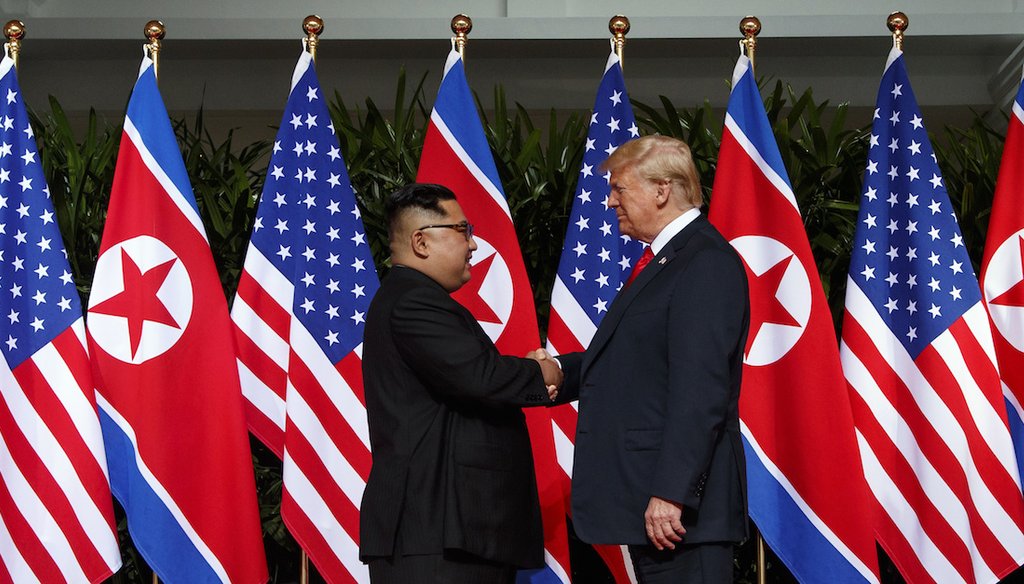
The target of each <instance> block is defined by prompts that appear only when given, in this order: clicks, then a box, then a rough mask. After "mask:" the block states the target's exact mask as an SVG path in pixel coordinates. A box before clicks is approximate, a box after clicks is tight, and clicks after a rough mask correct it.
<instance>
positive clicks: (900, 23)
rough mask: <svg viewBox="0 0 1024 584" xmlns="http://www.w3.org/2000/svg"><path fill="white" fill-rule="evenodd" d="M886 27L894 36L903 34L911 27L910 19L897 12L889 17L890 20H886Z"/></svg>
mask: <svg viewBox="0 0 1024 584" xmlns="http://www.w3.org/2000/svg"><path fill="white" fill-rule="evenodd" d="M885 25H886V26H888V27H889V30H890V31H891V32H892V33H893V34H902V33H903V32H905V31H906V30H907V27H909V26H910V19H909V18H907V15H906V14H904V13H902V12H900V11H898V10H897V11H896V12H893V13H892V14H890V15H889V18H887V19H885Z"/></svg>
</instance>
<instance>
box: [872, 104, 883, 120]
mask: <svg viewBox="0 0 1024 584" xmlns="http://www.w3.org/2000/svg"><path fill="white" fill-rule="evenodd" d="M880 117H881V116H879V115H878V108H877V107H876V108H875V115H874V116H873V117H872V118H871V119H874V120H877V119H878V118H880Z"/></svg>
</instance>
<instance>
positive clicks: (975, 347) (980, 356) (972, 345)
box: [949, 318, 1009, 429]
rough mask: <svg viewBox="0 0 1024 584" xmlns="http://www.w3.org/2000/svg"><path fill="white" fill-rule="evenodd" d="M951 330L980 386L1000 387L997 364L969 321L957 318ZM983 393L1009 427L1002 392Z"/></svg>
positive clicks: (1005, 425) (968, 367)
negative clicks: (968, 324)
mask: <svg viewBox="0 0 1024 584" xmlns="http://www.w3.org/2000/svg"><path fill="white" fill-rule="evenodd" d="M949 332H950V333H951V334H952V335H953V340H954V341H956V345H957V347H959V348H960V352H961V353H962V354H963V356H964V361H965V362H966V363H967V370H968V371H969V372H970V374H971V377H973V378H974V379H975V380H976V381H977V382H978V386H979V387H981V388H986V387H999V371H998V370H997V369H996V364H995V362H994V361H993V360H992V356H991V355H989V354H988V353H986V352H985V349H984V348H983V347H982V346H981V344H980V343H979V342H978V339H977V337H975V336H974V332H973V331H971V328H970V327H969V326H967V322H966V321H965V320H964V319H962V318H961V319H960V320H957V321H956V322H954V323H953V325H952V326H951V327H949ZM982 395H983V396H984V397H985V398H986V399H988V403H989V405H990V406H992V409H993V410H995V411H996V412H998V413H999V418H1000V419H1001V420H1002V422H1003V426H1004V427H1005V428H1007V429H1009V424H1008V423H1007V422H1006V403H1005V402H1004V401H1003V397H1002V392H987V391H983V392H982Z"/></svg>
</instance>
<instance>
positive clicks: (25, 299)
mask: <svg viewBox="0 0 1024 584" xmlns="http://www.w3.org/2000/svg"><path fill="white" fill-rule="evenodd" d="M0 100H3V101H0V313H2V315H3V317H4V318H3V319H2V321H0V322H2V323H3V324H2V329H0V341H2V343H0V349H2V350H3V356H4V364H3V367H2V368H0V375H2V378H3V379H2V381H0V581H7V582H63V581H67V582H99V581H101V580H104V579H106V578H107V577H108V576H110V575H111V574H112V573H113V572H115V571H116V570H117V569H118V568H120V567H121V554H120V552H119V551H118V548H117V534H116V531H115V530H114V521H113V517H114V512H113V504H112V500H111V498H110V484H109V482H108V480H107V463H106V455H105V454H104V451H103V439H102V435H101V432H100V423H99V418H98V416H97V413H96V396H95V392H94V386H93V382H92V372H91V370H90V367H89V356H88V354H87V353H86V348H85V326H84V323H83V320H82V306H81V303H80V302H79V299H78V291H77V290H76V289H75V281H74V279H73V278H72V276H71V267H70V265H69V264H68V260H67V252H66V251H65V249H64V242H63V240H62V239H61V235H60V230H59V229H58V227H57V223H56V221H55V219H56V217H55V215H54V208H53V202H52V201H51V200H50V191H49V189H48V188H47V186H46V179H45V177H44V176H43V169H42V167H41V161H40V159H39V152H38V150H37V149H36V144H35V138H34V136H33V134H32V127H31V126H30V125H29V120H28V115H27V114H26V112H25V102H24V101H23V100H22V96H21V89H20V88H19V86H18V80H17V74H16V72H15V69H14V62H13V61H12V60H11V59H10V58H9V57H6V56H5V57H4V58H3V60H2V61H0Z"/></svg>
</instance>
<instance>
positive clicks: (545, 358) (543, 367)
mask: <svg viewBox="0 0 1024 584" xmlns="http://www.w3.org/2000/svg"><path fill="white" fill-rule="evenodd" d="M526 358H527V359H533V360H534V361H536V362H537V363H538V364H539V365H540V371H541V374H542V375H544V385H546V386H547V388H548V399H550V400H551V401H555V398H557V397H558V388H559V387H561V386H562V377H563V376H562V368H561V366H559V364H558V361H556V360H555V358H554V357H552V356H551V354H550V353H548V352H547V351H545V350H544V349H543V348H539V349H535V350H533V351H530V352H529V353H527V354H526Z"/></svg>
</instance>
